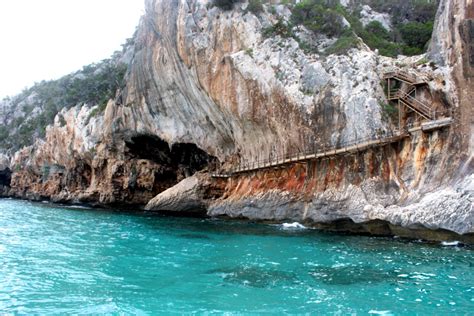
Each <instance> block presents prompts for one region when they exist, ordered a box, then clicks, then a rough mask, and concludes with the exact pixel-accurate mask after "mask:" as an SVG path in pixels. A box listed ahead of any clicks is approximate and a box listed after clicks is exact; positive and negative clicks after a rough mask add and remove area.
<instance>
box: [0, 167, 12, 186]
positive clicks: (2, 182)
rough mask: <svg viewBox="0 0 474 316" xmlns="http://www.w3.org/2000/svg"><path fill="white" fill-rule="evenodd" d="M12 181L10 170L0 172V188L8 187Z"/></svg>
mask: <svg viewBox="0 0 474 316" xmlns="http://www.w3.org/2000/svg"><path fill="white" fill-rule="evenodd" d="M11 181H12V172H11V170H10V168H6V169H4V170H0V186H5V187H9V186H10V184H11Z"/></svg>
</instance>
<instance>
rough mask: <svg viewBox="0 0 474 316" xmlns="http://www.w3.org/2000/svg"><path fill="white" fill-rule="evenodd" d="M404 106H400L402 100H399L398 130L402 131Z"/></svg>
mask: <svg viewBox="0 0 474 316" xmlns="http://www.w3.org/2000/svg"><path fill="white" fill-rule="evenodd" d="M401 112H402V106H401V104H400V99H399V100H398V130H401V129H402V114H401Z"/></svg>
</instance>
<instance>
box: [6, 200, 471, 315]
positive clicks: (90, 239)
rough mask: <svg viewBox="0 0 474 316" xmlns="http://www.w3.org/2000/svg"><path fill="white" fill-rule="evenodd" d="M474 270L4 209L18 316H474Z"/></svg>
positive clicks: (451, 259) (234, 235)
mask: <svg viewBox="0 0 474 316" xmlns="http://www.w3.org/2000/svg"><path fill="white" fill-rule="evenodd" d="M473 266H474V255H473V249H472V248H469V247H463V248H461V247H443V246H441V245H431V244H426V243H419V242H407V241H402V240H396V239H389V238H371V237H361V236H344V235H333V234H327V233H321V232H317V231H313V230H301V229H284V228H283V227H282V226H277V225H273V226H272V225H256V224H248V223H243V222H229V221H219V220H208V219H196V218H172V217H161V216H156V215H155V216H152V215H149V214H148V215H147V214H126V213H118V212H111V211H100V210H89V209H73V208H67V207H58V206H51V205H46V204H37V203H29V202H23V201H14V200H0V313H7V314H9V313H12V314H18V313H20V314H42V315H44V314H64V313H73V314H101V313H112V314H116V313H125V314H138V315H145V314H156V313H158V312H160V313H183V312H186V313H188V312H197V313H200V312H208V313H222V312H230V313H263V312H266V313H279V314H280V313H285V312H287V313H299V314H301V313H341V314H347V313H357V314H386V315H392V314H393V315H404V314H413V313H418V314H430V315H432V314H438V315H439V314H448V313H455V314H470V313H472V312H473V310H474V269H473Z"/></svg>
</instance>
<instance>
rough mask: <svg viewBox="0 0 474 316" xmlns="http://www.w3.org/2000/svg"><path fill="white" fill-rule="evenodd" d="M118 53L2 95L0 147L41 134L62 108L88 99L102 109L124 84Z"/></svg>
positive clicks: (14, 145) (28, 142) (22, 143)
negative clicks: (54, 77)
mask: <svg viewBox="0 0 474 316" xmlns="http://www.w3.org/2000/svg"><path fill="white" fill-rule="evenodd" d="M121 55H122V53H119V52H117V53H116V54H114V56H113V57H112V58H110V59H105V60H103V61H101V62H99V63H95V64H91V65H87V66H84V67H83V69H82V70H80V71H77V72H75V73H72V74H69V75H66V76H64V77H62V78H60V79H57V80H50V81H41V82H39V83H35V84H34V85H33V86H32V87H31V88H28V89H25V90H24V91H23V92H21V93H20V94H18V95H16V96H14V97H7V98H5V99H4V100H3V101H2V102H0V114H1V115H0V118H1V119H2V120H3V122H1V123H2V124H1V125H0V151H6V150H13V151H16V150H18V149H20V148H22V147H23V146H27V145H31V144H32V143H33V142H34V140H35V139H36V138H42V137H44V136H45V131H46V126H48V125H49V124H51V123H53V121H54V117H55V116H56V114H57V113H59V112H60V111H61V110H62V109H63V108H70V107H73V106H75V105H77V104H83V103H88V104H90V105H99V108H101V109H103V108H104V105H105V104H106V103H107V101H108V100H109V99H111V98H114V96H115V93H116V91H117V89H118V88H120V87H121V86H122V85H123V79H124V75H125V72H126V70H127V65H125V64H123V63H122V62H120V61H119V59H120V56H121Z"/></svg>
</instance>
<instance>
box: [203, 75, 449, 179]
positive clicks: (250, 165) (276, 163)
mask: <svg viewBox="0 0 474 316" xmlns="http://www.w3.org/2000/svg"><path fill="white" fill-rule="evenodd" d="M383 78H384V79H386V80H388V89H389V90H388V92H387V99H388V100H390V101H395V100H396V101H398V102H399V106H400V105H404V106H406V107H408V108H409V109H411V110H413V111H414V112H416V113H417V114H419V115H420V116H421V117H422V118H424V119H426V120H427V121H426V122H423V123H422V124H421V125H420V126H418V127H415V128H411V129H409V130H408V128H405V129H404V130H403V131H402V130H401V129H400V130H396V131H394V133H393V134H391V135H385V136H380V137H378V138H371V139H363V140H357V141H355V142H352V143H346V144H341V145H339V146H334V147H330V148H320V149H318V150H316V149H314V150H312V151H310V152H304V151H302V152H299V153H295V154H293V155H286V156H275V157H272V158H269V159H266V160H255V161H251V162H249V161H245V162H241V163H240V164H239V165H238V166H236V167H235V168H232V169H230V170H226V171H216V172H214V173H211V177H213V178H230V177H232V176H234V175H238V174H242V173H246V172H252V171H257V170H262V169H269V168H281V167H283V166H285V165H288V164H295V163H306V162H307V161H310V160H316V159H321V158H327V157H334V156H337V155H344V154H350V153H355V152H360V151H364V150H367V149H369V148H373V147H382V146H385V145H387V144H392V143H397V142H399V141H400V140H402V139H404V138H405V137H408V136H409V135H410V132H414V131H418V130H421V131H426V132H428V131H432V130H436V129H440V128H444V127H446V126H449V125H450V124H452V118H451V117H445V118H442V119H438V120H437V119H436V116H437V115H436V112H434V110H433V109H432V107H430V106H429V105H427V104H425V103H423V102H422V101H420V100H417V99H416V89H417V87H418V86H419V85H424V84H427V81H426V79H425V78H424V77H422V76H417V75H414V74H411V73H408V72H405V71H401V70H396V71H389V72H386V73H385V74H384V76H383ZM392 79H393V80H397V81H401V82H403V83H405V85H402V87H401V88H399V89H396V90H390V80H392Z"/></svg>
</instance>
